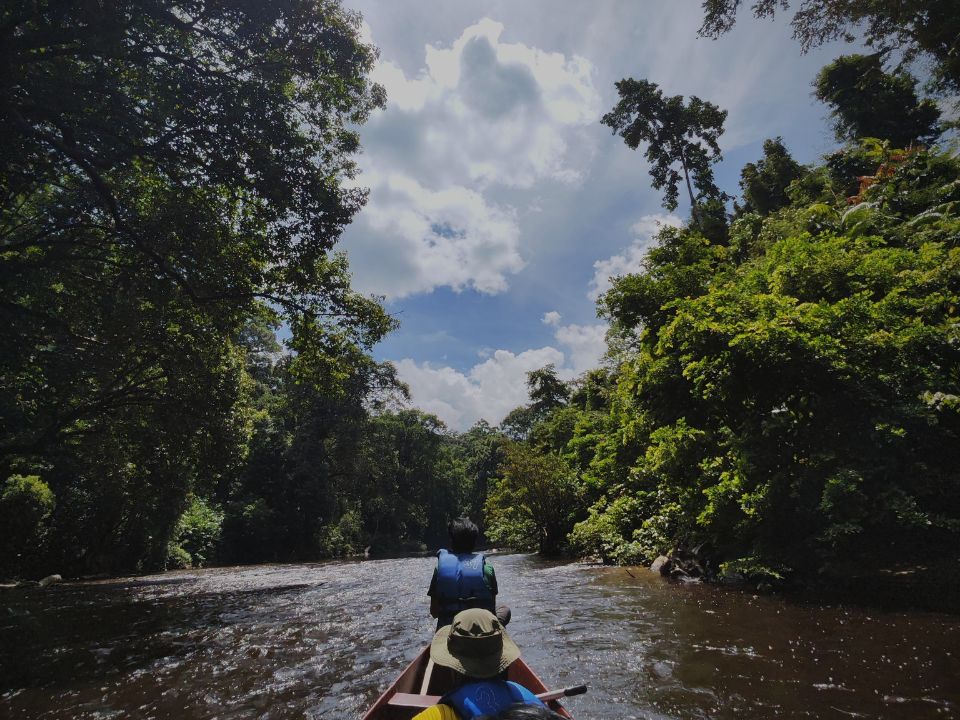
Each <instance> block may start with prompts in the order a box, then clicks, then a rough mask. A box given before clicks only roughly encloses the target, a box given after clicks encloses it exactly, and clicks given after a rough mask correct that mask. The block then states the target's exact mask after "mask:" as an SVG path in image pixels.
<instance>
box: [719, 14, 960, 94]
mask: <svg viewBox="0 0 960 720" xmlns="http://www.w3.org/2000/svg"><path fill="white" fill-rule="evenodd" d="M741 4H742V0H704V2H703V10H704V19H703V25H702V26H701V27H700V34H701V35H704V36H707V37H718V36H720V35H722V34H723V33H725V32H728V31H729V30H730V29H731V28H732V27H733V26H734V24H735V23H736V18H737V11H738V10H739V9H740V5H741ZM790 5H791V3H790V2H789V0H757V1H756V2H754V3H753V5H752V6H751V9H752V10H753V14H754V15H755V16H756V17H758V18H772V17H773V16H774V14H775V13H776V12H777V11H778V10H787V9H789V7H790ZM796 5H797V11H796V12H795V13H794V16H793V20H792V23H791V24H792V25H793V36H794V38H796V39H797V40H798V41H799V42H800V45H801V47H802V49H803V51H804V52H806V51H807V50H809V49H811V48H813V47H817V46H819V45H822V44H823V43H826V42H830V41H832V40H840V39H842V40H846V41H848V42H849V41H852V40H854V39H855V37H856V33H857V32H858V31H861V30H862V32H863V34H864V36H865V39H866V42H867V44H868V45H870V46H871V47H875V48H876V49H877V50H879V51H881V52H883V53H887V52H889V51H891V50H899V51H900V53H901V55H902V57H903V59H904V60H905V61H910V60H912V59H914V58H916V57H919V56H925V57H926V58H927V59H928V60H931V61H932V63H933V70H934V74H935V77H936V79H937V80H938V81H939V84H940V86H941V88H943V89H944V90H946V91H948V92H954V93H956V92H957V91H960V34H958V33H957V28H958V27H960V3H957V2H956V0H907V1H906V2H904V0H801V2H799V3H796Z"/></svg>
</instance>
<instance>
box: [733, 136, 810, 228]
mask: <svg viewBox="0 0 960 720" xmlns="http://www.w3.org/2000/svg"><path fill="white" fill-rule="evenodd" d="M803 174H804V169H803V166H802V165H800V163H798V162H797V161H796V160H794V159H793V158H792V157H791V156H790V153H789V152H788V151H787V148H786V146H785V145H784V144H783V138H781V137H778V138H774V139H773V140H764V141H763V158H762V159H760V160H758V161H757V162H755V163H747V164H746V165H744V166H743V170H741V171H740V188H741V189H742V190H743V199H744V207H743V208H742V209H743V211H744V212H755V213H758V214H759V215H769V214H770V213H771V212H773V211H774V210H777V209H779V208H782V207H785V206H786V205H788V204H789V203H790V198H788V197H787V186H788V185H790V183H791V182H793V181H794V180H796V179H798V178H800V177H802V176H803Z"/></svg>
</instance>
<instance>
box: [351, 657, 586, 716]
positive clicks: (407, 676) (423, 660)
mask: <svg viewBox="0 0 960 720" xmlns="http://www.w3.org/2000/svg"><path fill="white" fill-rule="evenodd" d="M506 679H507V680H513V681H514V682H516V683H519V684H521V685H523V686H524V687H525V688H527V689H528V690H530V692H532V693H534V694H536V695H539V694H540V693H545V692H547V691H548V688H547V687H546V686H545V685H544V684H543V681H542V680H541V679H540V678H539V677H537V674H536V673H535V672H534V671H533V670H531V669H530V667H529V666H528V665H527V664H526V663H525V662H524V661H523V660H522V659H519V660H514V661H513V663H511V665H510V667H508V668H507V672H506ZM456 681H457V676H456V673H455V672H454V671H453V670H451V669H449V668H445V667H440V666H439V665H434V664H433V663H432V662H430V646H429V645H428V646H427V647H425V648H424V649H423V650H421V651H420V654H419V655H417V657H416V658H415V659H414V661H413V662H411V663H410V664H409V665H407V669H406V670H404V671H403V672H402V673H400V677H398V678H397V679H396V680H395V681H394V682H393V684H392V685H391V686H390V687H388V688H387V689H386V691H385V692H384V693H383V695H381V696H380V698H379V699H378V700H377V701H376V702H375V703H374V704H373V707H371V708H370V709H369V710H367V712H366V714H365V715H364V716H363V720H412V718H413V717H414V715H416V714H417V713H419V712H420V711H421V710H423V709H424V708H425V707H429V706H430V705H432V704H434V703H435V702H436V700H437V696H442V695H444V694H446V693H447V692H449V691H450V690H452V689H453V687H454V683H456ZM547 705H549V706H550V708H551V709H552V710H553V711H554V712H556V713H558V714H559V715H560V717H565V718H572V717H573V716H572V715H570V714H569V713H568V712H567V711H566V710H565V709H564V708H563V706H562V705H561V704H560V703H559V702H557V701H556V700H550V701H548V702H547Z"/></svg>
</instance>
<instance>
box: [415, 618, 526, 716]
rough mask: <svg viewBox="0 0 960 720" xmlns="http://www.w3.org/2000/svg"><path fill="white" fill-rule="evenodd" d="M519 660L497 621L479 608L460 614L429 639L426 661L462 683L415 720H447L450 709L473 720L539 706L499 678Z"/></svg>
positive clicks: (518, 687) (516, 685) (521, 689)
mask: <svg viewBox="0 0 960 720" xmlns="http://www.w3.org/2000/svg"><path fill="white" fill-rule="evenodd" d="M519 657H520V648H518V647H517V645H516V643H515V642H513V640H511V639H510V636H509V635H507V631H506V630H504V629H503V624H502V623H501V622H500V620H498V619H497V616H496V615H494V614H493V613H492V612H490V611H489V610H484V609H482V608H471V609H469V610H463V611H461V612H460V613H458V614H457V615H456V616H455V617H454V618H453V622H452V623H451V624H450V625H446V626H444V627H442V628H440V629H439V630H437V632H436V634H435V635H434V636H433V641H432V642H431V643H430V659H431V660H433V662H434V663H435V664H437V665H440V666H442V667H448V668H451V669H453V670H455V671H456V672H458V673H459V674H460V675H462V676H463V677H464V682H463V684H462V685H460V687H458V688H457V689H456V690H454V691H453V692H451V693H448V694H447V695H445V696H444V697H443V698H442V699H441V700H440V704H439V705H436V706H434V707H432V708H427V710H424V711H423V712H422V713H420V714H419V715H417V716H416V717H415V718H414V720H448V718H451V715H450V710H451V709H452V710H453V711H454V712H455V713H456V715H455V717H456V718H457V720H474V718H478V717H480V716H481V715H494V714H496V713H498V712H500V711H501V710H504V709H506V708H507V707H509V706H511V705H513V704H516V703H526V704H532V705H543V703H542V702H541V701H540V699H539V698H538V697H537V696H536V695H534V694H533V693H532V692H530V691H529V690H528V689H527V688H525V687H523V685H520V684H519V683H515V682H511V681H509V680H504V679H502V678H501V677H500V676H501V674H502V673H503V671H504V670H506V669H507V667H508V666H509V665H510V663H512V662H513V661H514V660H516V659H517V658H519Z"/></svg>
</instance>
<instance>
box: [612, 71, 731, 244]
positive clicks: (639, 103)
mask: <svg viewBox="0 0 960 720" xmlns="http://www.w3.org/2000/svg"><path fill="white" fill-rule="evenodd" d="M616 86H617V92H618V93H619V94H620V102H618V103H617V105H616V107H614V108H613V110H611V111H610V112H608V113H607V114H606V115H604V116H603V119H602V120H601V122H602V123H603V124H604V125H607V126H609V127H610V128H611V129H612V130H613V132H614V133H615V134H618V135H620V136H621V137H622V138H623V141H624V142H625V143H626V144H627V146H628V147H630V148H632V149H633V150H636V149H637V148H638V147H639V146H640V143H646V146H647V149H646V150H645V151H644V157H645V158H646V159H647V160H648V161H649V162H650V177H651V178H652V180H653V183H652V184H653V187H654V188H656V189H657V190H664V192H665V195H664V200H663V206H664V207H665V208H667V209H668V210H675V209H676V208H677V198H678V196H679V185H680V181H681V179H682V180H684V181H685V182H686V187H687V194H688V195H689V198H690V209H691V213H692V214H693V220H694V222H695V223H696V224H697V226H698V227H701V228H702V227H703V222H702V219H701V217H700V216H701V213H699V212H698V209H697V206H698V203H702V202H705V201H707V200H713V199H722V198H723V193H722V192H721V191H720V189H719V188H718V187H717V185H716V183H715V182H714V179H713V170H712V168H711V166H712V165H713V164H714V163H715V162H717V161H718V160H720V157H721V156H720V146H719V145H718V144H717V140H718V138H719V137H720V135H722V134H723V122H724V120H725V119H726V117H727V111H726V110H721V109H720V108H718V107H717V106H716V105H714V104H712V103H709V102H706V101H705V100H701V99H700V98H698V97H696V96H691V97H690V100H689V102H687V103H684V100H683V96H682V95H673V96H671V97H667V96H665V95H664V94H663V91H662V90H660V88H659V87H657V85H656V84H655V83H652V82H650V81H648V80H634V79H633V78H627V79H625V80H621V81H620V82H618V83H617V84H616ZM677 165H679V166H680V170H677V168H676V166H677ZM691 182H692V184H691ZM693 186H695V187H696V188H697V194H696V196H694V193H693Z"/></svg>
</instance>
